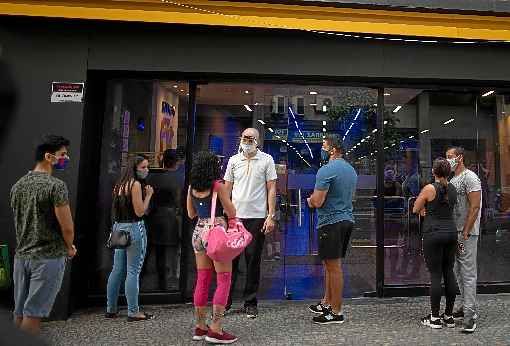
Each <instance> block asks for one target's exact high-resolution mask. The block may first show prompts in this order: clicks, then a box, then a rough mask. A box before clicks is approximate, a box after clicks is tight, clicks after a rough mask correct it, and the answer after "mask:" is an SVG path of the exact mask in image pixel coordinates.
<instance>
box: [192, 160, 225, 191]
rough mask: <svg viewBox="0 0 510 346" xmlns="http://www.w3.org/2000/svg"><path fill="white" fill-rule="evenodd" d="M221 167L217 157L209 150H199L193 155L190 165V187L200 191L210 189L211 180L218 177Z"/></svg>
mask: <svg viewBox="0 0 510 346" xmlns="http://www.w3.org/2000/svg"><path fill="white" fill-rule="evenodd" d="M220 176H221V167H220V160H218V157H217V156H216V155H215V154H213V153H211V152H209V151H200V152H198V153H196V154H195V155H194V157H193V163H192V165H191V177H190V185H191V188H192V189H194V190H196V191H199V192H202V191H208V190H210V189H211V187H212V185H213V182H214V181H215V180H218V179H220Z"/></svg>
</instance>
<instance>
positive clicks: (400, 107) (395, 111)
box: [393, 106, 402, 113]
mask: <svg viewBox="0 0 510 346" xmlns="http://www.w3.org/2000/svg"><path fill="white" fill-rule="evenodd" d="M401 109H402V106H397V107H395V109H394V110H393V113H397V112H398V111H399V110H401Z"/></svg>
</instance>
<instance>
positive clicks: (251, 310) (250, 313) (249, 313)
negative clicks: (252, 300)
mask: <svg viewBox="0 0 510 346" xmlns="http://www.w3.org/2000/svg"><path fill="white" fill-rule="evenodd" d="M258 315H259V309H258V308H257V307H256V306H255V305H253V306H247V307H246V317H248V318H257V316H258Z"/></svg>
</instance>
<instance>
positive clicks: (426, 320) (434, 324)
mask: <svg viewBox="0 0 510 346" xmlns="http://www.w3.org/2000/svg"><path fill="white" fill-rule="evenodd" d="M421 324H423V325H424V326H427V327H430V328H432V329H441V328H443V322H442V320H441V318H439V317H438V318H437V319H436V320H434V321H432V315H428V316H425V317H423V318H422V319H421Z"/></svg>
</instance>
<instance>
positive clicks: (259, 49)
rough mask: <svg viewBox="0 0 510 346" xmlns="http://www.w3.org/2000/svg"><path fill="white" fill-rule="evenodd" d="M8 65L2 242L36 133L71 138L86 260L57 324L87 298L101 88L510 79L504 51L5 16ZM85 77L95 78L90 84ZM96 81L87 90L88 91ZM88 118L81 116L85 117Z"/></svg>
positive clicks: (1, 40) (72, 180) (71, 181)
mask: <svg viewBox="0 0 510 346" xmlns="http://www.w3.org/2000/svg"><path fill="white" fill-rule="evenodd" d="M0 45H1V46H2V59H3V60H5V61H6V63H7V64H8V66H9V67H10V68H11V71H12V74H13V76H14V78H15V82H16V84H17V87H18V90H19V107H18V108H17V110H16V112H15V115H14V119H13V121H12V122H11V124H10V131H9V132H8V133H7V138H6V140H5V145H4V146H3V147H2V148H1V149H0V150H1V155H0V157H2V158H3V161H2V162H1V163H0V169H1V170H2V172H5V173H4V183H3V184H2V186H0V193H1V195H2V196H4V198H1V199H0V227H1V228H0V241H7V242H8V243H9V245H10V246H11V254H12V248H13V245H14V229H13V224H12V216H11V212H10V210H9V206H8V198H7V196H8V194H9V189H10V186H11V185H12V184H13V183H14V182H15V181H16V180H17V179H18V178H19V177H20V176H21V175H23V174H24V173H26V171H27V170H29V169H30V168H31V167H32V166H33V160H32V157H33V147H34V145H35V143H36V142H37V140H38V138H39V137H40V135H41V134H44V133H61V134H63V135H65V136H67V137H68V138H70V139H71V142H72V147H71V154H72V165H71V167H70V168H69V170H67V171H66V172H65V174H64V175H63V179H64V180H65V181H66V182H67V184H68V186H69V189H70V195H71V205H72V208H73V212H74V213H75V219H76V232H77V245H78V248H79V251H80V256H79V257H78V258H76V259H75V260H73V270H72V273H73V277H74V279H73V288H72V289H70V284H71V283H70V281H71V280H70V279H69V278H70V276H69V275H67V276H66V281H65V283H64V289H63V291H62V296H61V297H60V298H59V299H60V300H59V304H57V306H58V311H56V312H57V314H56V315H55V316H57V317H65V315H66V314H67V313H68V312H69V308H70V307H69V305H68V303H69V299H68V298H69V294H70V292H72V293H73V294H74V295H76V298H77V299H78V302H79V301H80V300H82V299H84V295H85V294H86V292H87V277H86V273H87V271H86V268H87V248H88V247H89V246H90V245H89V244H92V243H93V241H91V237H93V236H94V232H95V228H94V218H93V217H90V215H89V214H88V213H89V211H90V210H91V209H90V206H91V205H93V204H94V203H95V193H96V191H94V189H90V187H91V186H92V187H94V186H97V175H95V174H94V173H95V172H94V168H95V167H96V168H97V167H98V164H99V156H100V155H99V153H100V149H99V148H100V146H101V136H100V133H101V131H100V129H101V128H102V124H101V121H102V118H103V116H102V112H104V95H105V90H106V86H105V78H110V77H112V76H124V77H125V76H136V77H138V78H140V77H141V78H144V77H146V78H157V77H159V78H174V79H175V78H181V79H196V80H206V79H214V78H219V77H220V76H221V79H223V80H229V79H235V80H238V81H239V80H241V81H245V82H254V81H263V80H272V81H281V80H286V81H288V82H300V83H303V82H306V81H307V80H308V81H315V82H317V81H320V82H321V83H328V82H331V83H335V84H346V85H349V84H351V83H363V84H364V85H367V86H382V85H386V84H392V85H411V84H412V83H413V82H414V83H420V84H421V85H424V84H431V85H432V84H438V83H439V84H441V83H442V84H445V85H454V84H456V85H460V86H468V85H477V84H478V85H487V86H493V85H500V86H504V85H505V81H510V71H509V70H508V69H506V68H505V67H506V62H507V61H508V59H509V58H510V51H508V49H507V47H506V46H498V45H493V44H488V45H454V44H448V43H440V44H417V43H402V42H383V41H369V40H347V39H342V38H339V37H331V36H323V35H317V34H310V33H305V32H297V31H276V30H254V29H253V30H248V29H238V30H233V29H232V28H228V29H224V28H211V27H207V28H205V27H197V26H173V25H159V24H133V23H131V24H129V23H106V22H84V21H74V22H70V21H65V20H47V19H33V18H12V17H10V18H8V17H3V18H2V21H1V24H0ZM88 76H95V78H89V80H87V78H88ZM52 81H70V82H74V81H76V82H81V81H87V85H86V91H85V92H86V102H85V103H86V105H85V107H84V104H81V103H76V104H74V103H73V104H71V103H65V104H52V103H50V99H49V90H50V85H51V82H52ZM89 82H90V83H89ZM84 117H85V118H84Z"/></svg>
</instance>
